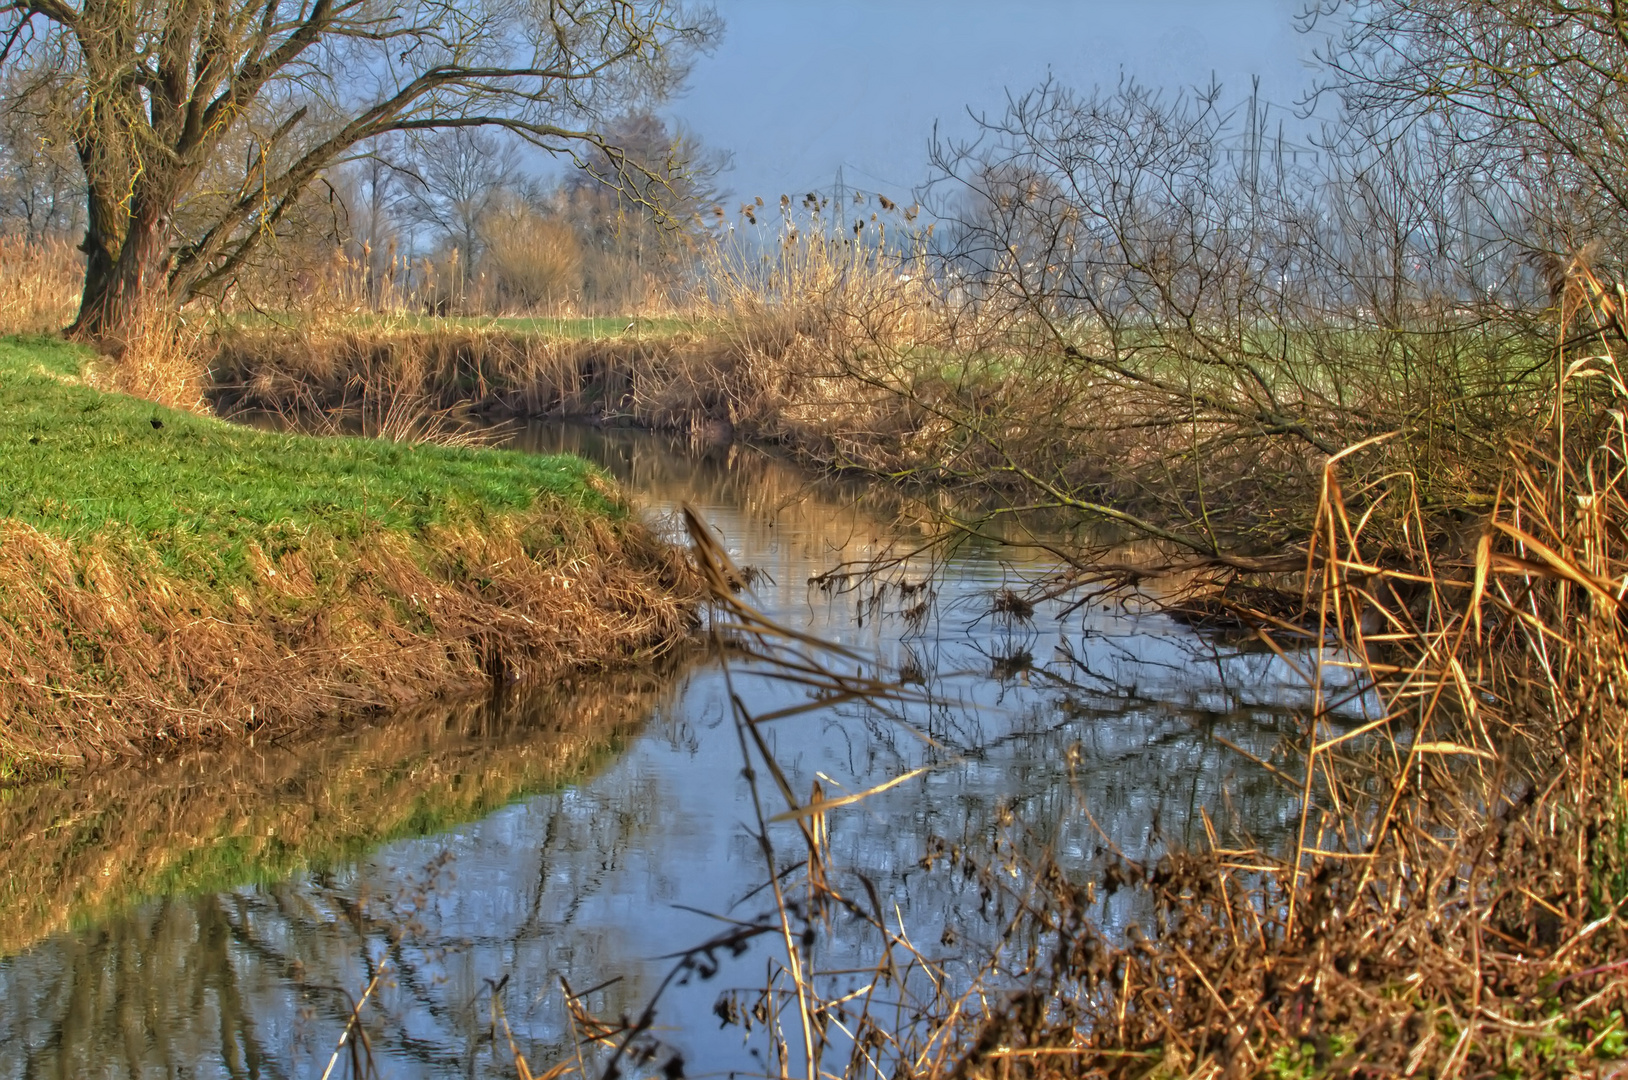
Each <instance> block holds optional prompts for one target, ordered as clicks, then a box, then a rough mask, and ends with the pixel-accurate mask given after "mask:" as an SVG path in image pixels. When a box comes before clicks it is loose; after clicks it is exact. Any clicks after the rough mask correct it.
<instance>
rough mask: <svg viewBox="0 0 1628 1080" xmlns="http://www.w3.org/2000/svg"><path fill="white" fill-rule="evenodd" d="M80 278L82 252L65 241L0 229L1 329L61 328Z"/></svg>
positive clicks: (69, 317)
mask: <svg viewBox="0 0 1628 1080" xmlns="http://www.w3.org/2000/svg"><path fill="white" fill-rule="evenodd" d="M84 284H85V257H84V255H82V254H81V253H80V252H79V250H78V249H77V248H76V247H74V245H73V244H72V243H70V242H69V241H67V240H65V239H50V240H39V241H29V240H25V239H23V238H22V237H19V236H14V235H5V234H0V335H4V334H48V333H54V332H56V331H58V330H61V329H62V328H63V327H64V326H67V325H68V324H69V323H71V322H72V321H73V318H74V314H75V313H76V312H77V311H78V310H79V294H80V290H81V289H82V288H83V287H84Z"/></svg>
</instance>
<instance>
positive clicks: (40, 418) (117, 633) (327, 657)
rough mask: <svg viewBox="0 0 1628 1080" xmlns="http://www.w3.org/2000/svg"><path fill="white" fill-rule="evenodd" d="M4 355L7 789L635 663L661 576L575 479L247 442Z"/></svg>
mask: <svg viewBox="0 0 1628 1080" xmlns="http://www.w3.org/2000/svg"><path fill="white" fill-rule="evenodd" d="M93 360H94V357H93V356H92V354H90V353H88V352H87V351H85V350H82V349H78V348H75V347H72V346H68V345H65V344H62V343H60V342H57V341H52V340H47V339H13V340H10V341H4V342H0V412H3V413H4V415H5V416H6V417H7V419H8V422H7V423H6V424H5V425H4V426H3V427H0V651H3V652H4V654H5V655H6V656H7V663H6V669H5V677H4V681H3V682H0V757H3V759H4V761H5V762H6V768H7V770H8V771H11V772H13V773H16V772H17V771H19V770H23V771H28V770H36V769H38V768H41V767H43V766H48V765H52V764H64V765H73V764H77V763H81V762H84V761H86V760H89V759H94V758H99V757H104V756H108V755H122V754H138V753H148V752H152V751H154V750H156V749H159V748H162V747H164V746H166V745H170V744H173V743H177V742H189V741H195V740H200V739H211V738H219V737H223V736H256V735H260V736H265V735H272V734H279V733H284V732H288V731H291V730H293V729H296V728H299V727H301V726H304V725H307V724H310V723H312V722H314V721H316V720H318V719H320V718H322V717H326V716H331V715H333V714H335V713H341V712H345V713H354V712H359V711H369V710H379V709H390V708H398V707H400V706H403V705H406V704H409V703H412V702H414V701H419V700H422V699H425V698H428V697H431V696H435V695H438V694H445V693H450V692H455V691H459V690H468V689H472V688H476V687H479V686H481V685H483V684H489V683H490V682H491V681H492V680H493V679H494V678H500V679H504V680H511V679H520V678H535V677H540V676H544V675H547V674H549V673H552V672H558V671H562V670H565V669H570V668H581V667H596V666H605V665H611V664H618V663H628V662H636V661H639V660H643V659H647V658H649V657H650V656H652V655H655V654H657V653H660V652H662V651H664V650H665V649H666V648H668V647H669V646H670V645H671V644H672V643H673V642H674V641H675V640H676V639H678V638H680V637H681V636H683V634H684V633H685V632H686V629H687V627H688V626H689V625H690V623H691V619H692V611H693V606H692V604H691V602H690V600H689V599H688V597H689V586H688V584H687V583H688V580H689V578H688V572H687V570H686V569H685V566H684V564H683V562H682V559H681V557H680V556H679V555H678V554H677V553H676V552H675V551H674V550H672V549H671V548H670V547H668V546H667V545H665V544H663V543H662V542H660V541H659V540H658V539H656V538H655V537H654V536H653V535H652V534H651V533H650V532H649V531H648V530H646V529H645V528H644V527H642V526H641V525H640V524H639V523H637V522H636V521H635V520H634V519H633V518H632V516H631V515H630V513H629V511H628V508H627V506H626V505H625V504H624V503H623V502H622V501H621V500H620V499H619V497H618V496H617V495H616V493H615V492H614V490H613V488H612V487H611V486H610V485H609V484H608V483H607V482H606V481H604V480H603V479H602V478H601V477H600V476H599V475H598V474H597V473H595V472H594V471H593V470H592V469H591V468H590V467H589V466H588V465H587V464H586V463H584V462H581V461H580V460H577V459H573V458H568V457H535V456H528V455H523V454H518V453H508V452H503V451H497V450H487V449H464V448H452V447H441V446H427V445H410V444H400V443H389V442H383V441H378V440H363V439H340V438H313V437H310V436H303V435H292V434H279V433H271V432H263V431H253V430H248V429H245V428H242V427H238V426H234V425H231V424H227V423H225V422H223V421H220V420H216V419H213V418H210V417H204V416H198V415H194V414H191V413H187V412H182V411H178V410H174V409H168V408H164V407H161V406H156V405H153V404H151V403H149V402H146V401H141V400H139V399H136V398H131V397H126V396H123V395H120V394H111V393H105V392H102V391H100V390H97V389H95V388H94V387H93V386H91V385H89V383H88V382H87V381H86V371H87V366H88V365H91V364H92V362H93Z"/></svg>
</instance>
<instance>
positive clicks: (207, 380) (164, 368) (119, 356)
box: [86, 305, 214, 414]
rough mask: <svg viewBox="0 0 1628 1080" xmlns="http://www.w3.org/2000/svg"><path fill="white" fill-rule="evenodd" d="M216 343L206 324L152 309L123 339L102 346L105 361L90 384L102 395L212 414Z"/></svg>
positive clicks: (89, 374) (94, 368)
mask: <svg viewBox="0 0 1628 1080" xmlns="http://www.w3.org/2000/svg"><path fill="white" fill-rule="evenodd" d="M213 341H214V338H213V334H212V332H211V330H210V328H209V325H208V322H207V320H204V319H201V318H200V319H195V320H191V321H189V320H188V319H186V318H184V317H183V316H182V315H180V314H179V313H177V312H173V311H170V310H167V309H165V308H162V307H159V306H157V305H153V306H151V307H149V308H148V309H147V310H146V311H144V312H143V313H142V315H141V317H140V318H138V319H137V320H136V321H135V323H134V325H132V326H131V327H130V328H128V330H127V331H126V332H125V336H124V337H123V338H122V339H120V340H116V341H115V340H105V341H102V342H99V343H98V348H99V349H100V351H101V353H102V360H101V361H99V362H98V363H95V364H92V365H91V366H90V368H89V370H88V371H87V372H86V374H87V377H88V381H89V383H90V384H91V385H92V386H94V387H96V388H97V389H98V390H105V391H111V392H114V393H120V394H129V395H130V396H131V397H138V398H142V399H143V400H145V401H156V402H158V403H159V404H161V405H168V406H170V407H171V408H176V409H185V410H187V411H189V412H196V413H206V414H207V413H208V412H209V411H210V406H209V401H208V399H207V397H206V394H207V393H208V391H209V389H210V387H211V385H212V378H211V375H210V369H209V363H210V356H211V354H212V352H213Z"/></svg>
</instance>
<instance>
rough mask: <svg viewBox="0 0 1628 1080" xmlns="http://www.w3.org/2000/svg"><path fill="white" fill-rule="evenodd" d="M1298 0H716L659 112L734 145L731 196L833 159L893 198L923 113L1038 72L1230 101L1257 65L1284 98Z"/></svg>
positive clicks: (714, 142)
mask: <svg viewBox="0 0 1628 1080" xmlns="http://www.w3.org/2000/svg"><path fill="white" fill-rule="evenodd" d="M1304 3H1305V0H1210V2H1207V3H1206V2H1199V0H1143V2H1128V0H1005V2H996V0H989V2H968V0H937V2H932V0H870V2H868V3H867V2H859V0H797V2H792V0H717V7H718V10H719V13H720V14H721V15H722V16H723V18H724V20H725V23H726V25H727V28H726V31H725V36H724V40H723V42H722V44H721V46H720V47H719V48H718V50H717V51H716V52H715V53H714V54H713V55H712V56H710V57H707V58H704V59H703V60H701V61H700V63H699V64H698V65H697V67H696V70H695V73H694V75H693V77H692V79H691V81H690V85H689V88H688V90H687V92H686V93H685V94H684V95H683V96H682V97H681V98H679V99H678V100H676V101H674V102H672V103H671V106H670V107H669V109H668V110H667V111H668V112H669V113H670V114H671V115H672V116H674V117H676V118H677V119H679V120H681V121H682V122H684V123H685V124H686V125H687V126H688V127H689V128H690V129H691V130H693V131H694V132H696V133H697V134H699V135H700V136H701V138H702V140H703V141H704V142H705V143H706V144H707V145H709V146H713V147H717V148H719V149H723V150H729V151H732V152H733V154H734V156H735V169H734V171H733V172H731V173H730V174H728V175H727V176H725V177H724V182H725V185H726V186H727V187H729V188H730V189H732V190H733V191H734V192H735V194H736V196H738V197H740V198H742V199H746V198H750V197H752V196H754V195H761V196H763V197H764V198H765V199H768V200H770V201H773V200H774V199H776V198H778V197H779V195H780V194H782V193H783V192H785V193H789V192H800V191H807V190H811V189H814V188H819V189H822V190H823V189H828V188H829V187H830V186H831V183H832V179H833V177H834V175H835V173H836V170H837V168H838V166H842V167H843V171H844V176H845V179H846V181H847V183H848V185H849V187H858V188H862V189H865V190H870V191H881V192H883V193H884V194H888V195H889V196H891V197H895V198H897V197H899V196H907V195H908V194H909V191H910V189H911V188H912V187H913V186H914V185H916V184H917V183H919V182H920V181H921V180H922V179H923V178H924V175H925V160H926V147H927V141H928V138H929V136H930V134H931V131H932V126H933V122H934V121H935V120H939V121H941V123H942V125H943V126H944V128H945V130H947V131H950V132H961V133H966V132H967V131H969V130H970V129H971V124H970V122H969V121H968V119H967V114H966V110H967V108H968V107H969V106H970V107H972V108H975V109H983V110H987V111H992V112H993V111H998V110H999V109H1000V108H1001V106H1002V105H1003V103H1004V101H1005V93H1006V91H1007V89H1009V88H1010V89H1012V90H1015V91H1021V90H1023V89H1026V88H1028V87H1031V86H1033V85H1034V84H1035V83H1037V82H1038V81H1039V80H1040V79H1041V78H1043V77H1044V76H1045V74H1046V71H1047V69H1048V68H1049V69H1050V70H1051V71H1052V72H1053V73H1054V74H1056V75H1057V77H1058V78H1059V79H1060V80H1061V81H1063V82H1065V83H1068V84H1070V85H1072V86H1075V87H1078V88H1082V89H1084V88H1089V87H1090V86H1092V85H1096V84H1104V85H1112V84H1114V83H1115V82H1117V81H1118V79H1119V78H1120V75H1121V73H1124V74H1127V75H1131V76H1134V77H1135V78H1137V79H1139V80H1141V81H1143V82H1145V83H1151V84H1155V85H1159V86H1165V87H1170V88H1177V87H1183V86H1192V85H1194V84H1205V83H1208V82H1209V80H1210V75H1211V72H1214V73H1215V75H1216V76H1217V77H1218V78H1219V79H1220V80H1221V81H1222V83H1223V84H1224V85H1225V87H1226V89H1227V91H1228V97H1229V98H1234V97H1235V98H1239V99H1241V98H1244V97H1247V95H1248V93H1249V87H1250V77H1251V76H1252V75H1259V76H1260V77H1261V93H1262V96H1263V97H1264V98H1266V99H1267V100H1268V101H1271V102H1275V103H1280V104H1281V105H1282V106H1285V107H1289V106H1293V104H1294V103H1295V101H1296V100H1297V99H1298V98H1299V97H1300V96H1301V94H1302V93H1303V92H1304V90H1305V89H1306V88H1307V87H1308V86H1309V85H1310V83H1311V81H1312V77H1313V76H1312V72H1311V70H1310V68H1309V62H1310V60H1311V53H1312V50H1313V48H1314V47H1316V46H1317V45H1318V44H1319V41H1318V40H1317V39H1315V38H1313V37H1310V36H1308V35H1305V34H1301V33H1299V32H1298V31H1297V30H1296V26H1295V16H1296V15H1297V14H1298V13H1299V11H1300V9H1301V8H1302V7H1303V6H1304ZM1279 115H1285V114H1284V113H1280V114H1279Z"/></svg>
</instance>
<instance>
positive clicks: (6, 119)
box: [0, 78, 84, 240]
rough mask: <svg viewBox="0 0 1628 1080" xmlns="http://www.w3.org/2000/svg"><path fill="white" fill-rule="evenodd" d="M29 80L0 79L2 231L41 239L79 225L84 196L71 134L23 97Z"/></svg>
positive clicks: (62, 233) (60, 233)
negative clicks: (55, 124) (50, 122)
mask: <svg viewBox="0 0 1628 1080" xmlns="http://www.w3.org/2000/svg"><path fill="white" fill-rule="evenodd" d="M29 81H30V80H28V79H26V78H11V79H7V80H6V81H5V82H4V83H3V84H0V232H10V233H16V234H20V235H22V236H23V237H25V238H26V239H28V240H40V239H43V238H45V237H47V236H62V235H66V234H67V233H68V232H70V231H71V230H72V229H74V228H75V227H83V222H84V212H83V208H84V198H83V187H82V184H81V183H80V179H79V176H80V173H79V162H78V161H77V159H76V158H75V157H74V152H73V139H72V137H71V136H70V135H69V134H68V133H67V132H66V131H65V130H63V128H62V127H61V126H60V125H57V126H56V127H55V128H54V129H53V127H52V126H51V125H50V124H49V123H47V122H46V117H45V116H42V115H41V112H42V111H43V110H41V109H40V108H38V107H31V106H37V104H38V103H31V102H29V101H27V100H22V96H23V95H22V94H21V93H20V91H21V90H22V89H24V88H25V87H26V86H27V85H28V83H29Z"/></svg>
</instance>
